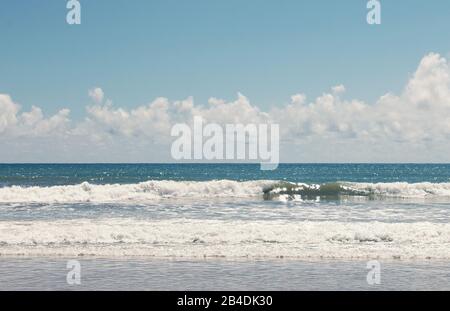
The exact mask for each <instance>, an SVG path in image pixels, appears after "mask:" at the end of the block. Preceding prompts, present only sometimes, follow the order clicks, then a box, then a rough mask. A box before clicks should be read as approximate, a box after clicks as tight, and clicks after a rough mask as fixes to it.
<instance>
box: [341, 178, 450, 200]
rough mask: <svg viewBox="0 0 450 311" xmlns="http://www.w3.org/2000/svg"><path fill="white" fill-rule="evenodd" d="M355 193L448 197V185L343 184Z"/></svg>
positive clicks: (409, 196) (428, 183)
mask: <svg viewBox="0 0 450 311" xmlns="http://www.w3.org/2000/svg"><path fill="white" fill-rule="evenodd" d="M342 185H343V186H347V187H349V188H350V189H352V190H355V191H363V192H367V193H370V194H374V195H379V196H388V197H404V198H415V197H417V198H423V197H430V196H439V197H450V183H430V182H422V183H406V182H396V183H343V184H342Z"/></svg>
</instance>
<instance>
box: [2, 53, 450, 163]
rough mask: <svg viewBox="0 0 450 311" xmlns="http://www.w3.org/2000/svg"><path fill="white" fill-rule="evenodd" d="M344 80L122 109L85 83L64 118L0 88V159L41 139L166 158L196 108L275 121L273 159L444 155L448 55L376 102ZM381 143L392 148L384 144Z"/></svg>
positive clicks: (222, 120)
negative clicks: (264, 99)
mask: <svg viewBox="0 0 450 311" xmlns="http://www.w3.org/2000/svg"><path fill="white" fill-rule="evenodd" d="M345 90H346V89H345V87H344V86H343V85H338V86H335V87H333V88H331V90H330V91H328V92H325V93H324V94H322V95H321V96H319V97H317V98H315V99H313V100H308V98H307V96H306V95H305V94H301V93H300V94H295V95H293V96H291V102H290V103H289V104H288V105H285V106H283V107H281V106H279V107H275V108H273V109H271V110H269V111H261V110H260V109H259V108H258V107H257V106H256V105H253V104H251V103H250V101H249V99H248V98H247V97H245V96H244V95H242V94H240V93H239V94H238V96H237V99H236V100H234V101H231V102H227V101H225V100H222V99H217V98H211V99H209V101H208V103H207V104H206V105H196V104H194V100H193V98H187V99H185V100H181V101H170V100H168V99H167V98H157V99H155V100H154V101H152V102H150V103H149V104H147V105H143V106H139V107H136V108H134V109H125V108H120V107H115V106H114V105H113V103H112V101H111V100H109V99H106V97H105V94H104V92H103V90H102V89H101V88H99V87H96V88H93V89H91V90H89V92H88V95H89V97H90V98H91V100H92V103H91V104H90V105H88V106H87V108H86V117H85V118H84V120H82V121H78V122H74V121H71V120H70V111H69V109H61V110H60V111H59V112H58V113H56V114H55V115H53V116H48V117H45V116H44V114H43V112H42V110H41V109H40V108H38V107H32V109H31V110H30V111H28V112H21V109H20V106H19V105H18V104H17V103H15V102H14V101H13V99H12V98H11V97H10V96H9V95H6V94H0V142H2V143H3V144H4V146H7V148H8V151H9V153H8V152H6V149H4V150H3V151H1V152H0V160H2V159H3V161H10V158H11V159H17V158H19V159H24V160H23V161H40V160H39V159H40V157H38V158H37V159H36V157H33V154H34V155H37V154H39V151H41V152H42V157H45V154H46V153H47V154H48V153H49V149H50V150H52V152H51V154H53V155H55V156H54V157H53V158H54V160H52V157H51V156H50V157H48V158H49V161H50V162H51V161H63V162H64V161H70V160H77V159H78V160H79V161H89V162H111V161H121V162H134V161H144V162H154V161H155V162H159V161H164V162H171V159H170V142H171V141H172V138H171V137H170V130H171V127H172V126H173V125H174V124H176V123H181V122H182V123H191V122H192V120H193V117H194V116H202V117H203V118H204V119H205V120H206V121H208V122H215V123H219V124H228V123H243V124H248V123H256V124H258V123H267V122H270V123H278V124H280V130H281V133H280V138H281V140H282V149H281V160H282V161H289V162H302V161H305V162H315V161H318V162H336V161H337V162H351V161H357V162H370V161H380V162H390V161H395V162H407V161H419V162H420V161H434V162H439V161H445V162H448V161H450V156H449V155H448V154H449V152H448V151H450V148H446V145H450V144H449V143H448V142H450V141H449V139H450V68H449V64H448V60H447V59H445V58H444V57H442V56H440V55H439V54H435V53H430V54H428V55H426V56H425V57H424V58H423V59H422V60H421V61H420V64H419V65H418V68H417V70H416V71H415V73H414V74H413V75H412V77H411V78H410V79H409V81H407V83H406V86H405V87H404V89H403V91H402V92H401V94H398V95H396V94H393V93H388V94H385V95H383V96H381V97H380V98H379V99H378V100H377V101H376V102H375V103H366V102H364V101H361V100H357V99H346V98H345ZM33 147H34V148H33ZM27 148H28V149H27ZM387 148H389V150H391V154H385V151H386V149H387ZM447 149H449V150H447ZM33 150H34V151H33ZM8 154H9V156H8ZM24 154H27V155H26V156H25V155H24ZM13 155H14V156H13ZM71 157H73V159H72V158H71Z"/></svg>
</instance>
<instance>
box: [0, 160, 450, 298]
mask: <svg viewBox="0 0 450 311" xmlns="http://www.w3.org/2000/svg"><path fill="white" fill-rule="evenodd" d="M449 220H450V165H445V164H426V165H425V164H423V165H422V164H281V165H280V166H279V168H278V169H277V170H275V171H261V170H259V165H252V164H14V165H13V164H11V165H9V164H2V165H0V281H2V278H3V280H4V279H6V278H7V281H8V283H7V284H6V283H5V282H1V283H0V284H1V285H2V286H0V289H7V288H8V287H9V288H11V287H12V288H17V289H21V288H28V287H29V286H30V284H36V286H34V287H33V289H40V288H49V289H51V288H59V287H61V286H63V285H61V284H63V283H64V282H63V283H61V282H62V281H64V280H65V276H64V275H62V277H58V278H56V279H52V278H51V277H50V276H51V275H53V274H52V273H54V272H55V271H60V270H61V269H62V268H65V266H64V263H65V262H66V260H69V259H79V260H84V261H85V262H86V263H87V264H86V265H87V266H88V267H90V268H89V269H90V271H91V274H90V275H91V276H93V275H102V273H106V272H105V271H107V270H108V267H109V266H111V265H112V266H114V267H115V268H114V269H116V270H117V269H118V271H120V273H118V277H117V279H115V281H114V282H108V283H107V284H112V285H111V286H112V287H111V288H110V289H114V288H117V289H122V288H123V289H127V288H135V289H136V288H141V289H171V288H177V289H189V288H194V289H210V290H214V289H220V286H219V285H217V282H215V281H214V280H218V279H220V278H221V273H223V272H224V271H231V272H230V275H233V273H234V275H235V278H234V279H233V281H232V282H231V283H232V284H235V286H236V287H238V288H239V287H240V286H244V287H245V286H247V289H258V288H259V287H261V283H260V282H259V281H258V280H259V279H260V278H261V277H262V276H263V275H264V276H266V277H269V278H270V275H272V277H273V279H274V280H275V281H274V282H273V283H272V284H271V285H270V286H272V287H273V288H274V289H277V288H278V289H336V288H337V289H339V288H342V282H344V280H345V279H346V278H349V276H351V275H354V276H355V277H354V278H352V280H353V282H350V283H348V282H346V284H350V285H351V284H353V287H352V286H350V287H351V288H353V289H364V288H366V287H367V283H366V274H367V272H368V271H367V270H366V262H367V261H369V260H377V261H379V262H380V263H381V266H382V267H384V268H385V269H386V270H389V269H390V272H389V275H390V277H391V279H392V280H391V281H387V280H388V279H387V278H386V277H385V278H384V280H385V282H384V283H383V284H385V286H386V287H385V288H389V289H392V288H394V289H395V288H398V289H409V288H411V287H414V286H415V285H411V284H416V283H415V282H414V281H412V279H414V277H415V276H417V278H420V279H428V278H429V277H430V276H433V278H434V282H433V281H432V280H430V279H428V280H429V281H430V282H431V283H430V282H428V283H430V284H428V283H426V282H425V283H424V282H420V284H422V287H420V286H418V285H417V286H418V287H419V288H423V289H429V288H433V289H439V288H442V289H444V288H446V284H447V276H448V275H449V272H450V268H447V264H446V263H447V262H450V223H449ZM100 263H103V264H100ZM175 263H176V264H175ZM33 265H34V266H35V267H38V268H35V269H32V268H30V267H33ZM171 265H174V266H176V267H177V268H178V269H179V271H184V270H183V267H184V268H185V270H186V271H190V272H191V273H192V272H193V271H194V272H195V271H196V273H195V275H196V276H198V279H197V280H196V279H195V277H193V276H192V275H191V274H189V273H188V272H186V273H184V275H183V273H182V272H180V274H177V278H179V280H177V279H176V278H175V277H174V276H172V277H173V281H174V284H171V282H170V280H171V278H170V273H169V267H170V266H171ZM24 267H29V268H30V269H32V270H33V271H41V273H38V275H35V276H32V274H31V275H30V272H29V270H28V269H27V268H24ZM39 267H40V268H39ZM52 267H53V268H54V269H55V270H52ZM143 267H148V268H149V269H153V270H152V271H151V272H150V271H148V273H150V275H152V277H149V275H148V274H147V277H148V279H150V280H153V283H152V282H142V280H141V281H137V280H135V281H133V278H130V277H127V275H134V274H135V273H136V272H137V271H138V270H139V269H143ZM211 267H215V268H216V269H215V270H212V269H211ZM333 267H340V268H337V269H333ZM389 267H390V268H389ZM89 269H88V270H89ZM102 269H103V270H102ZM136 269H137V270H136ZM154 269H156V270H154ZM158 269H159V270H158ZM352 269H353V270H352ZM27 271H28V272H27ZM102 271H103V272H102ZM155 271H156V272H155ZM239 271H241V272H242V271H247V272H246V273H247V274H245V275H243V274H242V273H241V272H239ZM311 271H315V272H314V273H313V275H312V276H311V275H310V274H311ZM318 271H319V272H318ZM330 271H331V272H330ZM333 271H334V272H333ZM343 271H347V272H346V273H342V272H343ZM351 271H353V273H351ZM382 271H383V270H382ZM408 271H409V272H410V273H409V274H408ZM296 272H297V274H298V275H303V278H307V279H308V282H303V283H302V281H301V279H302V277H299V278H296V279H295V281H294V280H291V281H287V283H286V282H285V281H282V280H281V279H282V278H280V277H279V276H281V275H283V274H284V275H285V276H286V277H288V276H289V275H290V276H294V275H295V273H296ZM58 273H59V272H58ZM330 273H331V276H330ZM396 273H397V274H396ZM154 274H156V275H159V276H160V280H159V281H158V278H156V279H155V278H154V277H153V276H154ZM27 275H28V278H27V277H26V276H27ZM58 275H59V274H58ZM139 275H141V276H142V277H143V278H144V279H146V277H145V273H144V274H142V273H140V274H139ZM314 275H315V276H316V277H314ZM384 275H386V274H384ZM405 275H407V276H409V277H405ZM5 276H7V277H5ZM276 276H278V277H276ZM396 276H397V277H396ZM401 276H403V279H402V277H401ZM85 277H86V278H88V277H89V276H88V275H87V276H85ZM30 278H32V279H33V280H34V281H33V282H31V281H30ZM40 279H42V280H49V279H50V280H53V281H49V282H50V283H48V282H47V283H45V284H46V286H43V285H42V284H43V283H42V282H39V280H40ZM162 279H164V280H165V281H164V282H162V281H161V280H162ZM57 280H59V281H57ZM180 280H184V281H180ZM189 280H190V281H189ZM205 280H206V281H205ZM207 280H209V281H207ZM276 280H280V281H279V283H277V281H276ZM285 280H286V278H285ZM287 280H289V278H287ZM339 280H341V281H342V282H340V281H339ZM402 280H403V281H402ZM437 280H439V282H437ZM34 282H35V283H34ZM52 282H53V283H52ZM386 282H388V284H386ZM389 282H390V284H389ZM39 284H41V285H39ZM52 284H53V285H54V286H53V287H52ZM58 284H59V285H58ZM85 284H86V282H85ZM95 284H97V285H98V289H102V285H101V284H100V283H95V282H94V283H90V287H89V288H90V289H95V286H96V285H95ZM164 284H165V285H164ZM175 284H177V285H176V286H175ZM199 284H202V286H198V285H199ZM246 284H247V285H246ZM302 284H303V285H302ZM339 284H341V285H339ZM426 284H428V285H426ZM449 284H450V282H449ZM222 285H223V284H222ZM114 286H115V287H114ZM180 286H181V288H180ZM63 287H64V286H63ZM231 287H232V286H225V288H227V289H232V288H231ZM447 288H448V286H447ZM28 289H29V288H28ZM264 289H270V288H264Z"/></svg>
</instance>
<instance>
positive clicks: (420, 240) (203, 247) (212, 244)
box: [0, 219, 450, 259]
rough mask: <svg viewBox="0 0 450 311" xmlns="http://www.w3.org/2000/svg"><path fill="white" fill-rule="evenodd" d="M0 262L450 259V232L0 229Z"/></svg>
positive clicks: (8, 225)
mask: <svg viewBox="0 0 450 311" xmlns="http://www.w3.org/2000/svg"><path fill="white" fill-rule="evenodd" d="M0 254H1V255H25V256H32V255H49V256H79V255H95V256H110V257H120V256H152V257H192V258H203V257H207V258H209V257H226V258H241V257H245V258H280V257H283V258H304V259H308V258H312V259H320V258H329V259H331V258H336V259H362V258H372V259H374V258H380V259H382V258H384V259H450V224H448V223H431V222H416V223H381V222H368V223H364V222H354V223H351V222H338V221H321V222H310V221H301V222H293V221H225V220H180V219H178V220H160V221H157V220H137V219H103V220H93V219H79V220H64V221H63V220H58V221H1V222H0Z"/></svg>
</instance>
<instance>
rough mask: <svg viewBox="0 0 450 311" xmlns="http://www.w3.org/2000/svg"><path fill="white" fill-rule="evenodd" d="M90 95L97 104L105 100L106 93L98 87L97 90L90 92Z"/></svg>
mask: <svg viewBox="0 0 450 311" xmlns="http://www.w3.org/2000/svg"><path fill="white" fill-rule="evenodd" d="M88 95H89V97H90V98H92V100H93V101H94V102H96V103H97V104H100V103H102V102H103V99H104V98H105V93H104V92H103V90H102V89H101V88H99V87H96V88H93V89H91V90H89V92H88Z"/></svg>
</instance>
